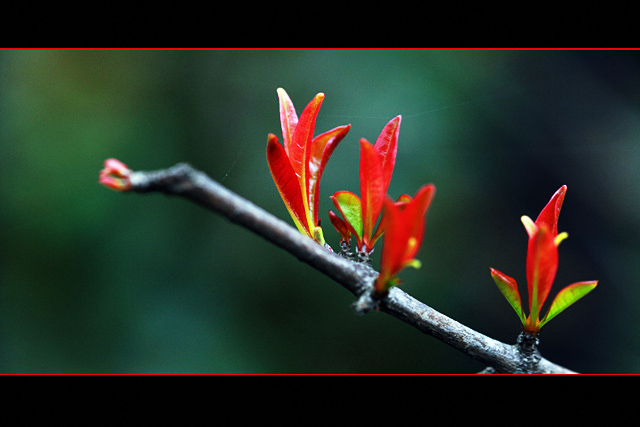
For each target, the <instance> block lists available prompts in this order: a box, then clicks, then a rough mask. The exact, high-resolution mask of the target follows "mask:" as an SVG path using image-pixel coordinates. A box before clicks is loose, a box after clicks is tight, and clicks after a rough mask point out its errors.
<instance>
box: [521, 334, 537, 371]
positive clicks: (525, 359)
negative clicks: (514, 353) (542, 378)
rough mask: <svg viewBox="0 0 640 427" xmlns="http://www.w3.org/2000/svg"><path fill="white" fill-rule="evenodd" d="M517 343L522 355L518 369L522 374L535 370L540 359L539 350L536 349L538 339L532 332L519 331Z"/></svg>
mask: <svg viewBox="0 0 640 427" xmlns="http://www.w3.org/2000/svg"><path fill="white" fill-rule="evenodd" d="M517 343H518V350H519V351H520V355H521V356H522V364H521V365H520V367H519V369H518V371H519V372H520V373H524V374H528V373H532V372H536V371H537V368H538V363H539V362H540V359H541V356H540V352H539V350H538V344H540V340H539V339H538V337H537V336H536V335H534V334H530V333H525V332H521V333H520V335H518V341H517Z"/></svg>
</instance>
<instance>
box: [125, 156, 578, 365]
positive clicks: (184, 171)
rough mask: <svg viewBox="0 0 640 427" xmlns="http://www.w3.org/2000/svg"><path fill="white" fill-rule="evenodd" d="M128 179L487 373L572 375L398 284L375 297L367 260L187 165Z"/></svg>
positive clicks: (134, 173) (134, 186) (139, 173)
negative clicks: (202, 213)
mask: <svg viewBox="0 0 640 427" xmlns="http://www.w3.org/2000/svg"><path fill="white" fill-rule="evenodd" d="M128 181H129V184H130V186H129V187H127V189H126V190H128V191H133V192H136V193H151V192H159V193H164V194H167V195H175V196H180V197H184V198H186V199H188V200H191V201H193V202H196V203H198V204H199V205H201V206H203V207H205V208H207V209H209V210H212V211H214V212H216V213H218V214H221V215H223V216H225V217H226V218H228V219H229V220H230V221H231V222H233V223H235V224H237V225H240V226H242V227H245V228H247V229H249V230H251V231H253V232H254V233H256V234H258V235H260V236H262V237H263V238H265V239H266V240H268V241H269V242H271V243H273V244H275V245H277V246H279V247H281V248H282V249H284V250H286V251H288V252H289V253H291V254H292V255H294V256H295V257H296V258H298V259H299V260H300V261H302V262H305V263H307V264H309V265H310V266H312V267H313V268H315V269H317V270H319V271H321V272H322V273H324V274H326V275H327V276H329V277H330V278H332V279H333V280H335V281H336V282H338V283H339V284H341V285H342V286H343V287H344V288H346V289H347V290H348V291H350V292H351V293H353V294H354V295H355V296H356V297H357V298H358V300H357V301H356V303H355V304H354V309H355V310H356V311H357V312H360V313H364V312H366V311H368V310H370V309H372V308H374V307H375V308H376V309H378V310H379V311H383V312H385V313H388V314H390V315H392V316H394V317H396V318H398V319H400V320H402V321H403V322H405V323H408V324H409V325H411V326H413V327H415V328H417V329H418V330H420V331H422V332H424V333H425V334H428V335H431V336H433V337H435V338H437V339H439V340H441V341H443V342H444V343H446V344H449V345H450V346H452V347H454V348H456V349H458V350H460V351H461V352H463V353H464V354H466V355H467V356H469V357H471V358H473V359H476V360H479V361H480V362H482V363H484V364H486V365H487V366H489V367H490V368H489V369H488V370H487V372H497V373H525V372H526V373H561V374H568V373H575V372H573V371H570V370H568V369H566V368H563V367H561V366H559V365H556V364H554V363H552V362H550V361H548V360H546V359H544V358H542V357H539V355H538V354H537V350H535V349H534V351H533V353H532V351H531V347H528V348H529V350H526V347H525V346H523V345H522V342H523V340H519V342H520V344H515V345H509V344H505V343H502V342H500V341H497V340H494V339H492V338H489V337H487V336H485V335H483V334H481V333H478V332H476V331H474V330H473V329H471V328H468V327H466V326H464V325H462V324H460V323H459V322H457V321H455V320H453V319H451V318H449V317H447V316H445V315H443V314H441V313H439V312H437V311H436V310H434V309H433V308H431V307H429V306H427V305H426V304H424V303H422V302H420V301H418V300H416V299H415V298H413V297H411V296H410V295H408V294H407V293H405V292H404V291H402V290H401V289H399V288H397V287H395V288H392V289H391V290H390V292H389V293H388V294H387V295H386V296H384V297H378V296H377V295H376V294H375V292H374V291H373V282H374V280H375V278H376V277H377V274H378V273H377V272H376V271H375V270H373V269H372V268H371V267H370V266H369V265H368V264H365V263H357V262H354V261H351V260H348V259H346V258H345V257H343V256H340V255H338V254H336V253H334V252H331V251H329V250H328V249H326V248H324V247H322V246H321V245H319V244H317V243H316V242H314V241H313V240H311V239H309V238H307V237H305V236H303V235H302V234H301V233H299V232H298V231H297V230H296V229H295V228H293V227H291V226H290V225H288V224H287V223H285V222H284V221H282V220H280V219H278V218H276V217H275V216H273V215H272V214H270V213H269V212H267V211H265V210H263V209H261V208H260V207H258V206H256V205H255V204H253V203H251V202H250V201H248V200H246V199H244V198H242V197H240V196H238V195H237V194H235V193H233V192H231V191H229V190H228V189H226V188H225V187H223V186H222V185H220V184H219V183H218V182H216V181H214V180H212V179H211V178H209V177H208V176H207V175H205V174H204V173H203V172H200V171H197V170H195V169H193V168H192V167H191V166H189V165H187V164H184V163H180V164H177V165H175V166H173V167H171V168H169V169H163V170H158V171H152V172H143V171H131V172H130V173H129V175H128ZM529 343H530V342H529ZM532 354H533V356H532Z"/></svg>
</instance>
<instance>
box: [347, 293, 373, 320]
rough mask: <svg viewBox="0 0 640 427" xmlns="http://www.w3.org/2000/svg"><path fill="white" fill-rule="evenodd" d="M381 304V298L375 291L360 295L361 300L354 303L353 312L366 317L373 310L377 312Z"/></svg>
mask: <svg viewBox="0 0 640 427" xmlns="http://www.w3.org/2000/svg"><path fill="white" fill-rule="evenodd" d="M379 302H380V298H379V297H378V295H377V293H376V292H373V290H372V291H370V292H364V293H363V294H362V295H360V298H358V300H357V301H356V302H354V303H353V305H352V307H353V311H355V312H356V314H358V315H360V316H362V315H365V314H367V313H369V312H370V311H371V310H377V309H378V303H379Z"/></svg>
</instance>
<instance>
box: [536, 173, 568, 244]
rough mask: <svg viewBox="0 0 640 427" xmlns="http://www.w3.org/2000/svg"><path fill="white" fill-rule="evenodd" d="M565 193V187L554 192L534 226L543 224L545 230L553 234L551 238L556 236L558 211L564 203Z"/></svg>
mask: <svg viewBox="0 0 640 427" xmlns="http://www.w3.org/2000/svg"><path fill="white" fill-rule="evenodd" d="M566 192H567V186H566V185H563V186H562V187H560V188H559V189H558V191H556V192H555V194H554V195H553V197H551V200H549V202H548V203H547V205H546V206H545V207H544V209H542V212H540V215H538V219H536V224H537V225H538V226H539V225H540V224H545V225H546V226H547V228H548V229H549V230H550V231H551V233H553V237H554V238H555V236H557V235H558V216H560V209H561V208H562V202H564V196H565V194H566Z"/></svg>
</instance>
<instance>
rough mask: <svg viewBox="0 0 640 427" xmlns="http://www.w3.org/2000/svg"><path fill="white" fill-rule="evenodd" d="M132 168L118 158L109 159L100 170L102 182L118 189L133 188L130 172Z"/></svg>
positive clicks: (126, 189) (100, 180)
mask: <svg viewBox="0 0 640 427" xmlns="http://www.w3.org/2000/svg"><path fill="white" fill-rule="evenodd" d="M130 173H131V170H130V169H129V167H128V166H127V165H125V164H124V163H122V162H121V161H120V160H117V159H107V160H105V162H104V169H102V170H101V171H100V179H99V182H100V184H102V185H104V186H106V187H109V188H112V189H114V190H118V191H128V190H130V189H131V182H130V181H129V174H130Z"/></svg>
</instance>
